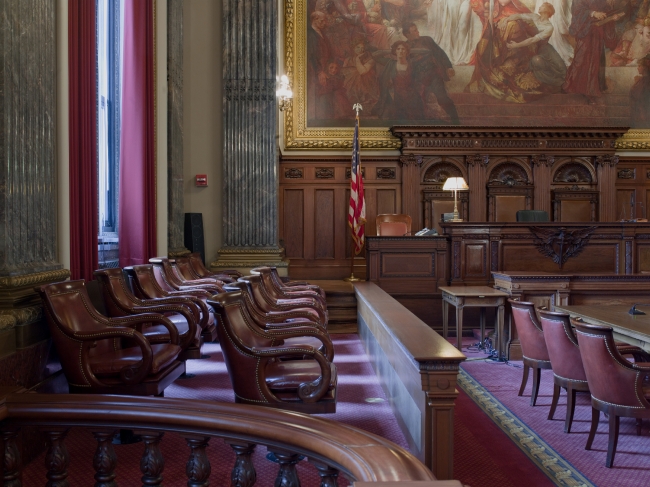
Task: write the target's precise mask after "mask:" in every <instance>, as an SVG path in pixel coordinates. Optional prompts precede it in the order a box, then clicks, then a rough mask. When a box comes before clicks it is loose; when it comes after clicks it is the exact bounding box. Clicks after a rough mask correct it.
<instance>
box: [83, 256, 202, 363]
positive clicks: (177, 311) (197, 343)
mask: <svg viewBox="0 0 650 487" xmlns="http://www.w3.org/2000/svg"><path fill="white" fill-rule="evenodd" d="M94 275H95V278H96V279H97V281H98V282H99V285H100V288H101V293H102V296H103V298H104V305H105V307H106V311H107V313H108V316H110V317H112V318H114V317H122V316H130V315H136V314H140V313H160V314H162V315H163V316H166V317H167V318H168V319H169V320H170V321H171V322H172V323H173V324H174V326H175V327H176V328H177V330H178V333H179V337H180V343H179V345H180V346H181V348H182V349H183V351H182V352H181V354H180V355H179V360H188V359H198V358H201V327H200V326H199V322H200V320H201V311H200V309H199V307H198V306H197V305H196V304H195V303H193V302H192V301H191V300H189V299H187V298H183V297H180V296H179V297H176V298H157V299H140V298H138V297H136V296H135V295H134V294H133V293H132V292H131V290H130V289H129V287H128V284H127V282H126V280H125V279H124V273H123V272H122V269H120V268H114V269H100V270H97V271H95V272H94ZM142 333H143V335H144V336H145V337H146V338H147V339H148V340H149V341H150V342H151V343H166V342H168V341H169V332H168V331H167V329H166V328H165V327H164V326H162V325H152V326H149V327H147V328H144V329H143V330H142Z"/></svg>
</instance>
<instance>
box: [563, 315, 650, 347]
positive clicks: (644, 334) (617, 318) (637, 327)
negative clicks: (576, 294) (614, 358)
mask: <svg viewBox="0 0 650 487" xmlns="http://www.w3.org/2000/svg"><path fill="white" fill-rule="evenodd" d="M630 308H631V306H630V305H629V304H610V305H602V306H594V305H589V306H584V305H577V306H564V305H563V306H555V311H560V312H563V313H568V314H569V315H571V316H574V317H575V316H577V317H580V318H582V319H583V320H584V321H585V322H587V323H591V324H593V325H603V326H611V327H612V328H613V329H614V338H615V339H616V340H620V341H622V342H625V343H629V344H630V345H637V346H639V347H641V348H643V349H644V350H645V351H647V352H650V306H637V309H639V310H641V311H645V312H646V313H648V314H646V315H631V314H629V313H628V311H629V310H630Z"/></svg>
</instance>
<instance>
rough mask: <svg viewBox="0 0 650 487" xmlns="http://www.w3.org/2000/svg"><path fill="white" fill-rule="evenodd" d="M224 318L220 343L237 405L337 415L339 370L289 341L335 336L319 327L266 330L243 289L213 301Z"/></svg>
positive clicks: (309, 349) (310, 349)
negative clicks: (249, 307)
mask: <svg viewBox="0 0 650 487" xmlns="http://www.w3.org/2000/svg"><path fill="white" fill-rule="evenodd" d="M208 302H209V303H210V305H211V306H212V307H214V309H215V310H216V312H217V314H218V315H219V321H220V326H219V327H218V333H219V342H220V343H221V348H222V352H223V356H224V360H225V362H226V368H227V369H228V375H229V376H230V381H231V383H232V386H233V390H234V392H235V402H238V403H245V404H256V405H258V406H269V407H276V408H281V409H289V410H292V411H299V412H303V413H310V414H321V413H333V412H336V384H337V376H336V366H335V365H334V364H333V363H332V362H331V361H330V360H328V359H327V357H326V356H325V355H323V354H322V353H321V352H319V351H318V350H316V349H315V348H314V347H312V346H309V345H292V346H288V345H285V344H283V343H282V341H283V340H285V339H288V338H295V337H300V336H304V337H318V338H320V339H322V343H323V344H324V345H325V344H327V341H328V340H329V337H328V336H327V335H326V334H325V333H324V332H323V331H322V330H320V329H319V328H316V327H309V328H308V327H295V328H291V329H288V330H276V329H274V330H273V331H272V332H268V331H262V330H261V329H260V328H259V327H258V326H257V325H255V324H253V323H252V320H250V319H249V318H248V317H247V314H246V312H245V304H244V302H243V298H242V294H241V292H239V291H233V292H229V293H222V294H218V295H216V296H214V298H212V299H210V300H208Z"/></svg>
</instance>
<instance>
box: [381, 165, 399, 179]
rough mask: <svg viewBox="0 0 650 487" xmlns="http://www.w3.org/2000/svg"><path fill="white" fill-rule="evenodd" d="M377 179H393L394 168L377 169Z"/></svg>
mask: <svg viewBox="0 0 650 487" xmlns="http://www.w3.org/2000/svg"><path fill="white" fill-rule="evenodd" d="M377 179H395V168H394V167H378V168H377Z"/></svg>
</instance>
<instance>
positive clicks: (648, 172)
mask: <svg viewBox="0 0 650 487" xmlns="http://www.w3.org/2000/svg"><path fill="white" fill-rule="evenodd" d="M645 177H646V179H650V171H646V172H645Z"/></svg>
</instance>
